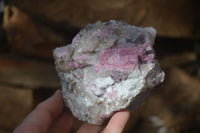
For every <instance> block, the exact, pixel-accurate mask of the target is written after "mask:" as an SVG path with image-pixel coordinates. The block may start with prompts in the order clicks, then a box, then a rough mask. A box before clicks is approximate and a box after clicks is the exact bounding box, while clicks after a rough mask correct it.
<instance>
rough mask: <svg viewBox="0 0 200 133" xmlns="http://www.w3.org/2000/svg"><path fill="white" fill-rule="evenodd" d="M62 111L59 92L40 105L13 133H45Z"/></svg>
mask: <svg viewBox="0 0 200 133" xmlns="http://www.w3.org/2000/svg"><path fill="white" fill-rule="evenodd" d="M63 110H64V103H63V99H62V94H61V91H60V90H58V91H56V92H55V94H54V95H53V96H51V97H50V98H48V99H47V100H45V101H44V102H42V103H40V104H39V105H38V106H37V107H36V108H35V109H34V110H33V111H32V112H31V113H30V114H29V115H28V116H27V117H26V118H25V120H24V121H23V122H22V124H21V125H19V126H18V127H17V128H16V129H15V130H14V133H27V132H28V133H45V132H47V130H48V128H49V126H50V125H51V123H52V121H53V120H54V119H56V118H57V117H58V116H59V115H60V114H61V113H62V111H63Z"/></svg>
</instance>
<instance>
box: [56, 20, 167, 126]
mask: <svg viewBox="0 0 200 133" xmlns="http://www.w3.org/2000/svg"><path fill="white" fill-rule="evenodd" d="M155 35H156V31H155V29H154V28H152V27H147V28H140V27H136V26H131V25H128V24H126V23H125V22H121V21H114V20H111V21H108V22H105V23H102V22H100V21H98V22H96V23H95V24H93V25H92V24H88V25H87V26H86V27H85V28H84V29H83V30H81V31H80V32H79V33H78V34H77V35H76V36H75V37H74V39H73V41H72V44H69V45H67V46H63V47H59V48H56V49H55V50H54V58H55V64H56V69H57V71H58V75H59V77H60V80H61V84H62V92H63V98H64V101H65V104H66V106H67V107H69V109H70V110H71V111H72V113H73V115H74V116H76V117H78V119H80V120H82V121H87V122H88V123H90V124H98V125H99V124H102V123H103V122H104V120H105V119H106V118H108V117H110V116H111V115H112V114H113V113H114V112H116V111H118V110H122V109H135V108H136V107H137V106H138V105H139V104H140V103H141V102H142V101H143V100H144V99H145V97H146V95H147V94H148V93H149V91H150V90H151V88H152V87H154V86H156V85H158V84H159V83H160V82H162V81H163V80H164V72H162V71H161V69H160V66H159V64H158V62H157V61H156V60H155V54H154V50H153V48H152V45H153V43H154V39H155Z"/></svg>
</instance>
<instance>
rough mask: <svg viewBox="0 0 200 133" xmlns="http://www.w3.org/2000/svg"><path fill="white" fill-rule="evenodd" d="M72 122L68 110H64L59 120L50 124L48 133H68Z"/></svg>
mask: <svg viewBox="0 0 200 133" xmlns="http://www.w3.org/2000/svg"><path fill="white" fill-rule="evenodd" d="M74 121H75V117H74V116H73V115H72V113H71V112H70V111H69V110H68V109H66V110H64V111H63V113H62V114H61V115H60V116H59V118H58V119H56V120H55V121H54V122H53V123H52V125H51V128H50V129H49V133H68V132H69V131H70V129H71V127H72V126H73V123H74Z"/></svg>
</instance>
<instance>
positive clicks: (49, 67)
mask: <svg viewBox="0 0 200 133" xmlns="http://www.w3.org/2000/svg"><path fill="white" fill-rule="evenodd" d="M0 84H4V85H8V86H18V87H22V88H31V89H36V88H48V89H58V88H60V83H59V79H58V76H57V72H56V70H55V67H54V63H53V61H52V62H51V63H46V62H44V61H38V60H30V59H29V60H26V59H20V58H16V57H15V58H14V57H3V56H2V57H0Z"/></svg>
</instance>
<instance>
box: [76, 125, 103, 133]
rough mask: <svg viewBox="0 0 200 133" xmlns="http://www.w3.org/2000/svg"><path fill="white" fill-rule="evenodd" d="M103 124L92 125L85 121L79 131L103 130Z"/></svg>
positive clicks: (79, 132)
mask: <svg viewBox="0 0 200 133" xmlns="http://www.w3.org/2000/svg"><path fill="white" fill-rule="evenodd" d="M102 129H103V126H98V125H90V124H88V123H86V122H85V123H84V124H83V125H82V126H81V127H80V128H79V129H78V131H77V133H99V132H100V131H102Z"/></svg>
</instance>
